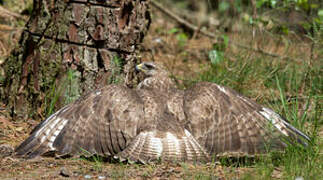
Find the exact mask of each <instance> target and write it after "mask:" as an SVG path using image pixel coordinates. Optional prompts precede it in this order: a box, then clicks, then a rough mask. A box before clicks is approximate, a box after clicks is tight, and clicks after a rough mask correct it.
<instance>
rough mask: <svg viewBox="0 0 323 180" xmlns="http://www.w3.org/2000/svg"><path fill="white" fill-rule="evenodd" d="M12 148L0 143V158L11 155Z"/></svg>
mask: <svg viewBox="0 0 323 180" xmlns="http://www.w3.org/2000/svg"><path fill="white" fill-rule="evenodd" d="M13 151H14V148H13V147H12V146H11V145H9V144H0V158H4V157H8V156H11V154H12V153H13Z"/></svg>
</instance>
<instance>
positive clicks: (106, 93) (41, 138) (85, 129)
mask: <svg viewBox="0 0 323 180" xmlns="http://www.w3.org/2000/svg"><path fill="white" fill-rule="evenodd" d="M142 117H143V103H142V101H141V99H140V97H139V96H138V95H137V93H136V91H133V90H131V89H129V88H126V87H123V86H117V85H110V86H107V87H104V88H102V89H100V90H97V91H95V92H93V93H91V94H89V95H87V96H85V97H84V98H82V99H79V100H77V101H76V102H74V103H72V104H70V105H68V106H66V107H64V108H62V109H61V110H59V111H57V112H56V113H54V114H53V115H52V116H50V117H49V118H47V119H46V120H44V121H43V122H42V123H40V124H39V125H38V126H37V127H36V128H35V129H34V130H33V131H32V133H31V135H30V137H29V138H27V139H26V140H25V141H24V142H23V143H22V144H21V145H20V146H18V147H17V148H16V150H15V151H16V155H17V156H21V157H26V158H31V157H34V156H38V155H42V154H44V153H46V152H47V151H57V154H58V155H66V154H83V155H91V154H99V155H113V154H117V153H119V152H121V151H122V150H123V149H125V148H126V146H127V142H128V141H130V140H131V139H132V138H134V137H135V136H136V135H137V133H138V132H137V129H134V128H136V126H138V127H141V125H142V120H143V118H142Z"/></svg>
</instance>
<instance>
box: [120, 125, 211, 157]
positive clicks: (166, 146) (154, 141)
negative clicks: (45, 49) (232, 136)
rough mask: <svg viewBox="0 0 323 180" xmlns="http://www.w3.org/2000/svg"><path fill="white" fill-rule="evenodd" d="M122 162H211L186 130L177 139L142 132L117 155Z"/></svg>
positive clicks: (165, 135) (163, 133)
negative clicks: (126, 160)
mask: <svg viewBox="0 0 323 180" xmlns="http://www.w3.org/2000/svg"><path fill="white" fill-rule="evenodd" d="M117 156H118V157H119V158H120V159H121V160H125V159H128V160H130V161H132V162H137V161H139V162H141V163H148V162H151V161H157V160H159V159H161V160H163V161H209V159H210V158H209V154H208V153H207V152H206V151H205V150H204V149H203V148H202V147H201V146H200V145H199V144H198V143H197V141H196V140H195V139H194V137H193V136H192V135H191V134H190V133H189V132H188V131H186V130H185V135H183V136H182V137H177V136H175V135H174V134H173V133H171V132H156V131H149V132H141V133H140V134H139V135H138V136H136V137H135V138H134V140H133V141H132V142H131V143H130V144H129V146H128V147H127V148H126V149H125V150H124V151H122V152H121V153H119V154H118V155H117Z"/></svg>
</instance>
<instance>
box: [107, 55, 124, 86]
mask: <svg viewBox="0 0 323 180" xmlns="http://www.w3.org/2000/svg"><path fill="white" fill-rule="evenodd" d="M123 64H124V60H123V59H121V58H120V57H118V56H113V58H112V68H111V75H110V77H109V80H108V84H117V83H121V82H122V77H121V76H122V67H123Z"/></svg>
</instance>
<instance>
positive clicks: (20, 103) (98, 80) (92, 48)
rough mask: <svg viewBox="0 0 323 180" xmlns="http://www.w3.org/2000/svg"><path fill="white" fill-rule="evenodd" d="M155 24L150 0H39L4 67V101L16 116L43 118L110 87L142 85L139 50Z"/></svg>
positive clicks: (2, 92)
mask: <svg viewBox="0 0 323 180" xmlns="http://www.w3.org/2000/svg"><path fill="white" fill-rule="evenodd" d="M149 23H150V16H149V11H148V2H147V1H145V0H110V1H105V0H34V8H33V13H32V16H31V18H30V20H29V21H28V23H27V25H26V28H25V31H24V32H23V34H22V36H21V40H20V42H19V47H17V48H16V49H15V50H14V52H13V53H12V55H11V56H10V57H9V58H8V59H7V60H6V62H5V64H4V69H5V72H6V79H5V80H4V82H3V85H4V87H3V88H2V90H1V91H0V93H1V94H0V95H1V100H2V101H3V102H5V103H6V104H7V107H8V108H11V109H12V115H19V116H24V117H27V116H29V115H33V116H35V115H36V116H38V115H42V114H44V112H45V111H46V112H47V113H49V111H51V109H53V105H55V106H56V107H60V106H62V105H63V104H66V103H68V102H70V101H72V100H74V99H76V98H78V97H79V96H81V95H83V94H84V93H87V92H89V91H90V90H93V89H96V88H98V87H101V86H103V85H106V84H108V83H112V82H120V81H122V82H124V83H125V84H127V85H128V86H132V85H134V84H136V83H137V78H136V75H135V72H134V71H133V67H134V65H135V64H136V63H137V62H136V61H137V59H136V57H135V51H136V47H137V45H138V44H139V43H140V42H141V41H142V39H143V37H144V34H145V32H146V31H147V30H148V28H149ZM57 100H60V101H57ZM57 102H60V103H57Z"/></svg>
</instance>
